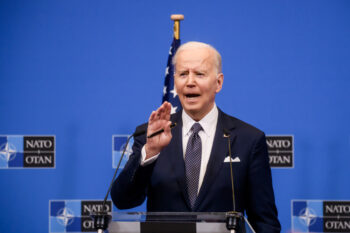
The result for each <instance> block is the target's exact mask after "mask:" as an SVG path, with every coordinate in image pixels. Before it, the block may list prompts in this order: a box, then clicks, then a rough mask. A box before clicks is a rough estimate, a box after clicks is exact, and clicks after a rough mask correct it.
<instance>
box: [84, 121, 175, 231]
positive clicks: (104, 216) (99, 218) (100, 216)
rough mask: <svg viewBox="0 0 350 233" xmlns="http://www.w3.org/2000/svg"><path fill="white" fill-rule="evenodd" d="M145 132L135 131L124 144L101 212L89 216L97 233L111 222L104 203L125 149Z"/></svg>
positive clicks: (173, 125) (173, 124)
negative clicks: (131, 141) (133, 138)
mask: <svg viewBox="0 0 350 233" xmlns="http://www.w3.org/2000/svg"><path fill="white" fill-rule="evenodd" d="M175 126H176V122H174V123H171V125H170V128H174V127H175ZM146 131H147V130H138V131H135V132H134V133H133V134H132V135H130V136H129V137H128V139H127V140H126V143H125V147H124V149H123V153H122V155H121V156H120V159H119V162H118V165H117V168H116V169H115V172H114V175H113V178H112V181H111V184H110V185H109V188H108V191H107V194H106V196H105V198H104V199H103V204H102V210H101V211H98V212H97V213H93V214H91V216H92V217H93V219H94V225H95V229H97V232H98V233H103V232H104V231H105V230H106V229H107V228H108V224H109V221H110V220H111V218H112V217H111V216H110V215H108V213H107V211H106V208H105V206H106V201H107V198H108V195H109V193H110V192H111V189H112V185H113V183H114V179H115V177H116V175H117V173H118V170H119V167H120V164H121V162H122V160H123V157H124V154H125V151H126V148H127V147H128V144H129V141H130V139H131V138H132V137H138V136H141V135H143V134H145V133H146ZM163 132H164V129H161V130H158V131H156V132H154V133H153V134H151V135H149V136H147V138H152V137H154V136H156V135H158V134H161V133H163Z"/></svg>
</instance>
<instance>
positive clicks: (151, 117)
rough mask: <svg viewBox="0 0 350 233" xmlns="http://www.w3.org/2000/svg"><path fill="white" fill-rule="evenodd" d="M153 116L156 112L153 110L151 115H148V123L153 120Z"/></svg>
mask: <svg viewBox="0 0 350 233" xmlns="http://www.w3.org/2000/svg"><path fill="white" fill-rule="evenodd" d="M155 116H156V112H155V111H153V112H152V113H151V115H150V116H149V119H148V123H149V124H150V123H152V122H153V121H154V119H155Z"/></svg>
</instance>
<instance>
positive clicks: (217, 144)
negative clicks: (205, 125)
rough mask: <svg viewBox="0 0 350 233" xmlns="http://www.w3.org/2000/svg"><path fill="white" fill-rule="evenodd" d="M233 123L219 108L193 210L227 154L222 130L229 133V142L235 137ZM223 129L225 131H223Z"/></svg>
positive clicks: (203, 195) (205, 193) (204, 194)
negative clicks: (211, 142) (207, 158)
mask: <svg viewBox="0 0 350 233" xmlns="http://www.w3.org/2000/svg"><path fill="white" fill-rule="evenodd" d="M233 128H234V125H233V124H232V123H231V122H230V121H229V120H228V119H227V118H226V117H225V115H224V113H223V112H222V111H221V110H220V109H219V116H218V123H217V127H216V132H215V137H214V141H213V146H212V150H211V153H210V158H209V162H208V165H207V170H206V172H205V176H204V180H203V183H202V186H201V189H200V192H199V195H198V198H197V200H196V204H195V210H196V209H198V207H199V206H200V204H201V203H202V201H203V200H204V198H205V197H206V196H207V194H208V192H209V190H210V187H211V186H212V184H213V182H214V181H215V179H216V177H217V175H218V172H219V171H220V170H221V167H222V165H223V161H224V159H225V157H226V156H227V155H228V145H227V142H228V141H227V137H224V132H229V133H230V143H231V144H232V142H233V141H234V139H235V137H236V136H235V135H234V134H233V133H232V129H233ZM224 129H225V131H224Z"/></svg>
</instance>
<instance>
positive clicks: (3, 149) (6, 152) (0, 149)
mask: <svg viewBox="0 0 350 233" xmlns="http://www.w3.org/2000/svg"><path fill="white" fill-rule="evenodd" d="M16 152H17V150H16V147H14V146H13V145H11V144H10V143H8V142H7V143H4V144H2V145H1V146H0V158H1V159H3V160H6V161H7V162H8V161H11V160H13V159H14V158H15V157H16Z"/></svg>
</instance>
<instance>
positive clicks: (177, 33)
mask: <svg viewBox="0 0 350 233" xmlns="http://www.w3.org/2000/svg"><path fill="white" fill-rule="evenodd" d="M184 18H185V17H184V15H171V16H170V19H171V20H173V21H174V38H175V39H176V40H179V39H180V21H181V20H184Z"/></svg>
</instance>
